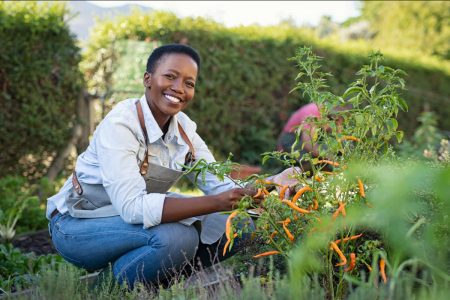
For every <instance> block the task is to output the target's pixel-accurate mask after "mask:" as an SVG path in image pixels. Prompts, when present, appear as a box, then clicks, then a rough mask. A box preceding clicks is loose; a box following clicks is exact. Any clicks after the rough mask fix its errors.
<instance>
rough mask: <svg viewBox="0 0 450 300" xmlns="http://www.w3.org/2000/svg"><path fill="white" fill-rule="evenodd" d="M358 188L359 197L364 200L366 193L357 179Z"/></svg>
mask: <svg viewBox="0 0 450 300" xmlns="http://www.w3.org/2000/svg"><path fill="white" fill-rule="evenodd" d="M358 187H359V195H360V196H361V197H363V198H366V192H365V191H364V184H363V183H362V181H361V179H359V178H358Z"/></svg>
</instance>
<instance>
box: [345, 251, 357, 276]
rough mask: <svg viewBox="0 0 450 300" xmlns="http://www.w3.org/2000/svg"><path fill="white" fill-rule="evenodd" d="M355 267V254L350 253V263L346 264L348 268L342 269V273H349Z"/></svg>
mask: <svg viewBox="0 0 450 300" xmlns="http://www.w3.org/2000/svg"><path fill="white" fill-rule="evenodd" d="M355 266H356V254H355V253H353V252H352V253H350V263H349V264H348V267H347V268H345V269H344V272H350V271H351V270H353V269H354V268H355Z"/></svg>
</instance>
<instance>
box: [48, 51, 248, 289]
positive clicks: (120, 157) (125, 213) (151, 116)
mask: <svg viewBox="0 0 450 300" xmlns="http://www.w3.org/2000/svg"><path fill="white" fill-rule="evenodd" d="M199 69H200V57H199V55H198V53H197V52H196V51H195V50H194V49H192V48H190V47H188V46H185V45H179V44H171V45H165V46H161V47H159V48H156V49H155V50H154V51H153V52H152V54H151V55H150V56H149V58H148V61H147V69H146V72H145V74H144V78H143V84H144V87H145V92H144V95H143V96H142V97H141V98H140V99H127V100H124V101H122V102H120V103H118V104H117V105H116V106H115V107H114V108H113V109H112V110H111V112H110V113H108V115H107V116H106V117H105V118H104V119H103V120H102V122H101V123H100V124H99V125H98V127H97V129H96V131H95V133H94V136H93V138H92V140H91V142H90V144H89V147H88V148H87V149H86V151H85V152H84V153H82V154H80V155H79V157H78V159H77V163H76V168H75V169H76V170H75V171H74V173H73V175H72V176H71V177H70V178H68V179H67V181H66V183H65V184H64V186H63V187H62V189H61V190H60V192H59V193H58V194H56V195H55V196H53V197H51V198H49V199H48V205H47V218H48V219H49V220H50V233H51V235H52V241H53V243H54V245H55V248H56V249H57V251H58V252H59V253H60V254H61V255H62V256H63V257H64V259H66V260H67V261H69V262H71V263H73V264H75V265H76V266H79V267H82V268H85V269H88V270H97V269H102V268H106V267H107V266H108V265H109V264H111V265H112V272H113V275H114V277H115V278H116V279H117V281H118V282H119V283H123V282H126V283H127V284H128V285H129V286H131V287H132V286H133V285H134V284H135V282H137V281H141V282H147V283H155V282H158V281H161V280H162V281H164V280H167V279H169V278H170V277H171V276H172V275H173V274H174V273H178V274H180V272H186V273H189V272H190V271H187V268H185V266H186V265H191V266H192V265H198V262H200V263H201V265H203V266H208V265H211V264H213V263H215V262H217V261H219V260H222V259H225V258H227V257H229V256H231V255H233V254H234V253H235V252H236V251H237V250H236V249H239V247H240V245H241V244H242V241H243V240H245V239H247V238H248V237H249V234H244V235H243V236H242V237H241V238H237V239H236V240H235V246H234V247H233V251H232V252H231V253H230V252H228V253H227V254H226V255H223V254H222V252H223V248H224V246H225V243H226V238H224V232H225V223H226V219H227V216H226V215H224V214H219V212H222V211H228V210H231V209H232V207H233V206H234V205H235V204H236V203H237V202H238V201H239V200H240V199H241V198H242V197H243V196H245V195H254V194H255V191H254V190H249V189H244V188H241V187H238V186H236V185H235V183H233V182H232V181H231V180H229V179H226V180H225V181H219V180H218V178H216V177H215V176H214V175H212V174H207V175H206V178H205V180H204V181H203V182H198V183H197V184H198V187H199V188H200V189H201V190H202V191H203V193H204V194H205V195H204V196H199V197H187V196H185V195H180V194H175V193H170V192H168V190H169V188H170V187H171V186H172V185H173V184H174V183H175V182H176V181H177V180H178V178H180V177H181V176H182V175H183V174H184V173H183V165H190V164H191V163H192V162H193V161H195V160H205V161H207V162H214V157H213V155H212V154H211V152H210V151H209V149H208V147H207V146H206V144H205V142H204V141H203V140H202V139H201V137H200V136H199V135H198V134H197V133H196V124H195V123H194V122H193V121H191V120H190V119H189V118H188V116H187V115H185V114H184V113H183V112H182V111H183V110H184V109H185V108H186V106H187V105H188V104H189V102H190V101H192V100H193V98H194V94H195V84H196V79H197V76H198V72H199ZM187 176H188V178H189V179H191V180H192V181H194V180H195V178H194V175H193V174H189V175H187ZM249 222H251V220H249ZM211 257H213V258H214V259H211Z"/></svg>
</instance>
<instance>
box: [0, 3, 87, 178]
mask: <svg viewBox="0 0 450 300" xmlns="http://www.w3.org/2000/svg"><path fill="white" fill-rule="evenodd" d="M66 14H67V11H66V9H65V6H64V5H60V4H45V3H44V4H38V3H36V2H5V1H3V2H0V41H1V42H0V43H1V47H0V88H1V93H0V102H1V109H0V169H1V170H2V172H1V174H0V177H2V176H4V175H7V174H17V175H25V176H27V177H29V178H36V177H40V176H41V175H42V174H43V173H44V172H45V171H46V169H47V168H48V165H49V162H50V160H51V158H52V157H53V156H54V155H55V153H56V152H57V151H58V150H59V149H60V148H61V147H63V146H65V144H66V143H67V140H68V138H69V136H70V134H71V132H70V130H71V128H72V126H73V122H74V116H75V103H76V99H77V98H78V97H79V95H80V93H81V90H82V87H83V77H82V74H81V72H80V70H79V66H78V65H79V62H80V60H81V56H80V54H79V49H78V48H77V47H76V45H75V40H74V38H73V36H72V35H71V34H70V32H69V28H68V26H67V24H66V23H65V21H64V17H65V16H66Z"/></svg>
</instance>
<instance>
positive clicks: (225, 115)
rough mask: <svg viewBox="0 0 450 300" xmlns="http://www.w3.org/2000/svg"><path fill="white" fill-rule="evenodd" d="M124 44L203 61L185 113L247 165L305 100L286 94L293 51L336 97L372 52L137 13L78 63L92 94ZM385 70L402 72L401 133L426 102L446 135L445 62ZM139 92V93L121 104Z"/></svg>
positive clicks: (100, 33) (99, 37)
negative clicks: (306, 48) (180, 50)
mask: <svg viewBox="0 0 450 300" xmlns="http://www.w3.org/2000/svg"><path fill="white" fill-rule="evenodd" d="M127 39H128V40H137V41H155V40H156V41H158V42H161V43H173V42H182V43H188V44H189V45H191V46H193V47H194V48H196V49H197V50H198V51H199V52H200V54H201V55H202V57H203V62H202V70H201V72H200V77H199V82H198V85H197V87H198V89H197V92H196V98H195V100H194V101H193V103H192V104H191V106H190V107H189V108H188V110H187V113H188V115H190V117H191V118H192V119H193V120H195V121H196V122H197V124H198V131H199V133H200V134H201V135H202V136H203V137H204V139H205V140H206V141H207V143H208V144H209V146H210V147H211V148H212V149H213V151H214V152H215V153H216V155H217V156H218V157H219V158H224V157H226V156H227V155H228V153H229V152H232V153H233V154H234V155H235V157H234V159H235V160H237V161H241V162H247V163H258V162H259V160H260V157H259V155H260V153H262V152H264V151H270V150H273V149H274V148H275V143H276V139H277V135H278V134H279V132H280V130H281V128H282V126H283V125H284V123H285V121H286V120H287V118H288V117H289V116H290V114H291V113H292V112H293V111H295V110H296V109H297V108H298V107H299V106H300V105H301V104H303V103H306V102H308V101H309V99H304V98H302V97H301V95H299V94H297V93H289V91H290V90H291V89H292V88H293V87H294V85H295V82H294V79H295V77H296V75H297V69H296V67H295V66H294V65H293V64H292V62H291V61H288V58H290V57H292V56H293V55H294V52H295V50H296V49H297V48H298V47H300V46H302V45H312V46H313V50H314V51H315V52H316V53H317V54H318V55H320V56H322V57H324V60H323V67H324V69H325V71H327V72H330V73H332V74H334V75H335V77H333V78H331V79H330V81H329V85H330V87H331V89H332V90H333V91H334V92H335V93H342V92H343V91H344V90H345V88H346V87H347V86H348V84H349V83H350V82H352V81H354V80H355V73H356V71H357V70H359V69H360V68H361V66H362V65H363V64H365V63H367V62H368V58H367V56H368V54H369V52H370V51H369V50H370V49H369V47H368V46H367V45H360V44H359V45H357V44H349V45H347V46H341V45H340V46H337V45H336V44H334V43H333V42H329V41H328V42H323V41H319V40H317V39H315V38H313V37H312V36H311V35H309V34H308V33H307V32H305V31H302V30H300V29H298V28H292V27H289V26H287V25H286V26H276V27H258V26H251V27H240V28H234V29H227V28H225V27H223V26H222V25H220V24H217V23H215V22H213V21H210V20H207V19H203V18H195V19H193V18H184V19H180V18H177V17H176V16H175V15H174V14H171V13H165V12H158V11H156V12H153V13H151V14H143V13H141V12H135V13H134V14H133V15H131V16H127V17H122V18H119V19H116V20H114V21H104V22H101V23H99V24H98V25H97V26H96V27H95V28H94V30H93V35H92V38H91V40H90V42H89V44H88V50H87V52H86V57H85V59H84V66H85V69H84V70H85V72H86V74H87V77H88V78H90V81H89V82H88V84H89V85H90V87H91V88H95V89H96V90H97V91H98V90H99V89H102V88H104V89H105V88H106V87H105V86H104V84H105V82H107V80H105V78H106V79H107V78H111V77H108V76H106V75H105V74H104V75H105V76H99V72H100V71H101V70H103V71H102V72H104V70H105V67H106V66H111V60H113V59H114V53H115V52H114V48H113V47H112V45H114V42H115V41H118V40H127ZM151 45H152V44H149V52H150V51H151V49H152V47H151ZM100 54H101V55H100ZM385 63H386V65H389V66H392V67H396V68H401V69H403V70H404V71H406V72H407V73H408V77H407V78H406V80H407V89H408V90H407V91H406V92H405V93H404V98H405V99H406V100H407V102H408V104H409V107H410V111H409V113H407V114H405V113H402V114H401V115H400V116H399V124H400V125H399V127H400V128H401V129H403V130H405V131H406V133H407V134H411V133H412V132H413V130H414V128H415V127H416V125H417V121H416V118H417V116H418V114H419V112H420V111H421V110H422V109H423V107H424V105H425V103H427V105H429V107H430V109H431V110H434V111H436V112H437V114H438V117H439V124H440V127H441V128H446V129H449V128H450V106H449V105H448V100H449V92H450V67H449V63H448V62H442V61H437V60H436V59H433V58H421V57H420V56H417V55H416V56H412V57H411V56H406V53H405V55H403V54H402V53H398V54H389V55H386V60H385ZM112 65H114V63H112ZM113 71H114V68H112V69H111V72H113ZM142 72H144V70H142ZM141 93H142V91H141V90H138V91H136V93H130V94H129V95H127V96H126V97H131V96H140V94H141ZM126 97H124V98H126Z"/></svg>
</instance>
